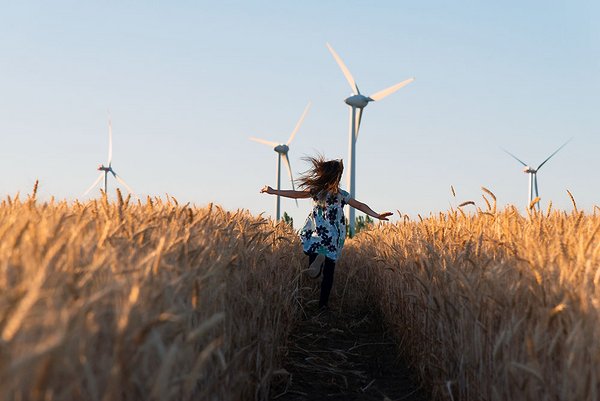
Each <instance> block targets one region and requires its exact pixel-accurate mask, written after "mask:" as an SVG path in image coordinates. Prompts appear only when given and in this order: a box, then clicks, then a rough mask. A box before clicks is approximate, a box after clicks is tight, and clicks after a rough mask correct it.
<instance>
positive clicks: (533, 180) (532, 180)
mask: <svg viewBox="0 0 600 401" xmlns="http://www.w3.org/2000/svg"><path fill="white" fill-rule="evenodd" d="M572 139H573V138H571V139H569V140H568V141H566V142H565V143H563V144H562V145H561V146H560V147H559V148H558V149H556V150H555V151H554V153H552V154H551V155H550V156H548V157H547V158H546V160H544V161H543V162H542V163H541V164H540V165H539V166H537V168H533V167H531V166H529V165H528V164H527V163H525V162H524V161H522V160H521V159H519V158H518V157H517V156H515V155H513V154H512V153H510V152H509V151H508V150H506V149H502V150H504V152H506V153H507V154H508V155H509V156H511V157H512V158H513V159H515V160H516V161H518V162H519V163H521V164H522V165H523V166H524V167H525V168H524V169H523V172H524V173H526V174H529V193H528V202H527V207H529V205H531V202H533V200H534V199H535V198H537V197H539V196H540V193H539V191H538V181H537V173H538V171H539V170H540V168H542V166H543V165H544V164H546V162H547V161H548V160H550V159H551V158H552V157H553V156H554V155H555V154H557V153H558V152H559V151H560V150H561V149H562V148H564V147H565V146H566V145H567V144H568V143H569V142H571V140H572ZM534 191H535V197H534V196H533V193H534ZM537 208H538V210H540V203H539V202H538V203H537Z"/></svg>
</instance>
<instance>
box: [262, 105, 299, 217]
mask: <svg viewBox="0 0 600 401" xmlns="http://www.w3.org/2000/svg"><path fill="white" fill-rule="evenodd" d="M309 108H310V102H308V105H306V108H305V109H304V112H303V113H302V116H300V120H298V123H296V126H295V127H294V130H293V131H292V134H291V135H290V138H289V139H288V141H287V142H286V143H285V144H282V143H277V142H273V141H267V140H264V139H259V138H254V137H251V138H250V140H252V141H255V142H259V143H262V144H265V145H268V146H272V147H273V150H274V151H275V152H277V189H278V190H279V189H281V159H282V158H283V159H284V160H285V163H286V167H287V170H288V173H289V175H290V180H291V182H292V189H296V188H295V187H294V178H293V176H292V166H291V164H290V159H289V157H288V151H289V150H290V147H289V145H290V143H291V142H292V141H293V140H294V137H295V136H296V133H297V132H298V130H299V129H300V125H302V121H304V117H306V113H308V109H309ZM296 205H298V200H296ZM280 214H281V199H280V197H279V195H277V199H276V207H275V218H276V221H279V218H280Z"/></svg>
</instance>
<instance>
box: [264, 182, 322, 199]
mask: <svg viewBox="0 0 600 401" xmlns="http://www.w3.org/2000/svg"><path fill="white" fill-rule="evenodd" d="M260 193H261V194H262V193H267V194H269V195H279V196H283V197H285V198H292V199H302V198H310V197H311V195H310V192H309V191H290V190H276V189H273V188H271V187H270V186H268V185H265V186H264V187H263V188H262V189H261V190H260Z"/></svg>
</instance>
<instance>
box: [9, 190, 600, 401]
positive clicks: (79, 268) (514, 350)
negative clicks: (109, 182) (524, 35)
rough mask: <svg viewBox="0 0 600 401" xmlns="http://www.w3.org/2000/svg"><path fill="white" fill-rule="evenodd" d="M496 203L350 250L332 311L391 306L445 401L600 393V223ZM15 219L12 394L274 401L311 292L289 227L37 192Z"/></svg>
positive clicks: (407, 227) (404, 342) (427, 381)
mask: <svg viewBox="0 0 600 401" xmlns="http://www.w3.org/2000/svg"><path fill="white" fill-rule="evenodd" d="M488 196H492V197H493V194H491V193H490V194H488ZM485 199H486V202H487V205H486V207H485V208H484V209H475V210H473V208H472V206H471V205H470V204H469V205H465V206H464V207H463V208H458V209H452V210H450V211H447V212H443V213H439V214H436V215H431V216H429V217H427V218H421V217H419V220H416V221H413V220H411V219H409V218H408V217H404V218H403V219H402V220H401V221H400V222H398V223H395V224H385V225H379V226H377V227H373V228H372V229H370V230H364V231H362V232H361V233H360V234H359V235H357V236H356V237H355V238H353V239H350V240H348V241H347V243H346V248H345V250H344V255H343V257H342V259H341V260H340V262H339V267H338V269H337V272H338V273H336V274H337V278H336V284H335V286H334V291H335V292H336V293H337V295H338V296H337V298H336V297H334V299H333V302H337V306H338V307H340V308H344V307H351V306H350V305H357V303H362V304H364V303H365V302H366V303H367V305H369V307H370V308H372V309H373V310H377V311H379V312H380V313H381V314H382V316H383V318H384V320H385V322H386V324H387V325H388V326H389V327H390V328H391V329H392V330H393V332H394V333H395V336H396V340H397V345H398V351H399V353H400V354H402V355H403V356H404V357H405V358H406V359H407V360H408V361H410V363H411V366H412V367H413V368H414V370H415V371H416V372H417V373H418V375H419V377H420V379H421V380H422V382H423V383H424V386H425V387H426V388H427V389H429V391H430V392H431V397H432V399H434V400H449V399H450V400H597V399H599V397H600V395H599V394H600V384H599V383H600V321H599V310H600V290H599V289H598V288H599V286H600V241H598V236H599V235H600V232H599V231H600V216H596V215H595V214H594V213H587V214H586V213H584V212H581V211H578V210H577V208H576V206H575V204H574V206H575V207H574V210H573V211H569V212H564V211H558V210H555V211H553V210H551V209H549V210H546V211H544V212H535V211H533V209H532V211H530V212H529V213H528V214H526V215H522V214H520V213H519V212H518V211H517V210H516V209H515V208H514V207H507V208H505V209H504V210H501V211H498V210H496V205H495V199H494V200H493V202H488V201H487V198H485ZM468 208H471V212H470V213H469V212H466V211H463V209H468ZM595 210H597V209H595ZM0 218H1V224H0V239H1V241H0V336H1V341H0V389H1V391H0V400H2V401H4V400H94V401H112V400H266V399H268V397H269V386H270V383H271V378H272V377H273V375H274V374H277V372H278V369H279V368H280V367H281V362H282V361H281V358H282V355H283V353H284V350H285V345H286V341H287V338H288V335H289V333H290V330H291V329H292V327H293V326H294V324H295V322H296V321H297V319H298V317H299V315H300V313H301V308H302V305H303V304H304V302H303V301H302V299H301V292H302V291H303V288H305V287H306V285H307V284H306V282H305V281H304V280H305V278H304V277H303V276H302V270H303V267H304V264H305V263H306V261H305V257H304V256H303V255H302V252H301V247H300V243H299V240H298V238H297V235H296V233H295V232H294V231H293V230H292V229H290V228H289V227H288V226H287V225H285V224H283V223H280V224H278V225H276V224H274V223H273V222H272V221H271V220H267V219H265V218H263V217H261V216H258V217H257V216H252V215H251V214H249V213H248V212H246V211H237V212H229V211H225V210H223V209H221V208H220V207H218V206H214V205H209V206H207V207H202V208H199V207H195V206H190V205H179V204H178V202H177V200H176V199H174V198H170V197H169V198H167V199H166V200H161V199H158V198H148V199H146V200H145V201H144V202H140V201H136V202H132V201H131V199H130V198H127V199H123V198H122V197H121V195H120V193H118V198H117V201H115V202H108V200H107V198H106V197H103V198H102V199H99V200H93V201H89V202H87V203H81V202H77V201H76V202H74V203H67V202H64V201H60V202H57V201H54V200H51V201H48V202H39V201H37V200H36V198H35V190H34V192H33V194H32V195H30V196H28V197H27V198H26V199H23V200H20V199H19V197H14V198H11V197H7V198H6V199H5V200H3V201H2V202H1V204H0ZM312 286H313V287H314V286H315V284H314V282H313V283H312ZM313 295H314V294H313ZM336 299H337V301H336ZM334 307H335V306H334Z"/></svg>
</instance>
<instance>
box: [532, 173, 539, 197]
mask: <svg viewBox="0 0 600 401" xmlns="http://www.w3.org/2000/svg"><path fill="white" fill-rule="evenodd" d="M533 186H534V187H535V197H536V198H537V197H538V196H540V193H539V191H538V185H537V174H534V175H533Z"/></svg>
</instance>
